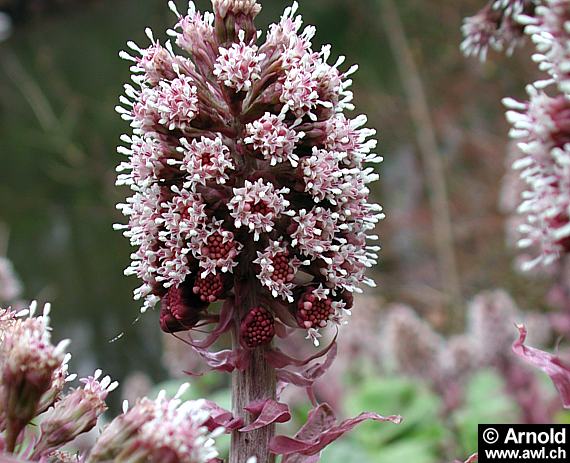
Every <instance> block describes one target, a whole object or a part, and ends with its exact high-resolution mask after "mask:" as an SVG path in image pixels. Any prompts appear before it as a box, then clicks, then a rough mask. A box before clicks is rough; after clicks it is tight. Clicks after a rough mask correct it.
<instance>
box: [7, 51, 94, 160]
mask: <svg viewBox="0 0 570 463" xmlns="http://www.w3.org/2000/svg"><path fill="white" fill-rule="evenodd" d="M0 65H1V68H2V70H3V71H4V72H5V73H6V75H7V76H8V78H9V79H10V80H11V81H12V83H13V84H14V86H15V87H16V88H18V90H20V92H21V93H22V95H23V96H24V98H25V99H26V100H27V101H28V104H29V105H30V107H31V109H32V111H33V112H34V115H35V116H36V118H37V120H38V122H39V124H40V126H41V128H42V130H43V131H44V132H46V133H47V134H50V135H55V136H56V137H57V139H59V140H61V154H62V156H64V158H65V160H66V161H67V162H68V163H69V165H70V166H76V165H78V164H80V163H82V162H83V161H84V160H85V159H86V157H87V156H86V154H85V153H84V151H83V150H82V149H81V148H80V147H78V146H77V145H76V144H75V143H74V142H73V141H72V140H71V138H70V137H69V135H68V134H67V131H66V130H65V129H64V127H63V126H62V123H61V121H60V119H59V118H58V117H57V115H56V113H55V111H54V110H53V108H52V106H51V104H50V102H49V100H48V98H47V97H46V95H45V94H44V92H43V91H42V89H41V88H40V86H39V85H38V84H37V82H36V81H34V79H33V78H32V76H31V75H30V74H29V73H28V72H27V71H26V69H25V68H24V67H23V66H22V64H21V63H20V61H19V60H18V58H17V57H16V56H15V55H14V54H13V53H11V52H8V51H4V52H3V53H0Z"/></svg>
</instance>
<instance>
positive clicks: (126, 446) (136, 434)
mask: <svg viewBox="0 0 570 463" xmlns="http://www.w3.org/2000/svg"><path fill="white" fill-rule="evenodd" d="M35 310H36V304H35V303H33V304H32V305H31V307H30V309H29V310H24V311H20V312H14V311H12V310H4V309H0V354H1V355H0V442H1V443H2V446H0V460H1V459H2V455H4V454H7V455H14V456H19V457H21V458H23V459H24V460H25V461H38V462H45V461H62V462H63V461H85V462H92V463H95V462H99V461H105V462H110V461H121V462H130V463H135V462H140V461H146V462H149V463H158V462H164V461H171V462H174V463H211V462H212V461H214V460H215V458H216V457H217V455H218V454H217V451H216V449H215V447H214V440H213V438H214V437H215V436H216V435H217V434H219V433H220V432H221V431H222V429H221V423H219V422H218V421H217V420H216V419H215V417H213V411H212V410H213V407H215V411H216V413H218V414H219V413H221V412H224V413H229V412H225V411H223V410H222V409H219V408H218V407H216V406H214V405H213V404H211V403H206V401H204V400H198V401H182V400H181V398H180V397H181V395H182V394H183V393H184V391H185V390H186V388H187V386H188V385H184V386H183V387H182V388H181V389H180V390H179V392H178V394H177V395H176V396H175V397H174V398H172V399H169V398H167V397H166V396H165V394H164V392H161V393H160V394H159V395H158V397H157V398H156V399H155V400H150V399H147V398H142V399H138V400H137V402H136V404H135V405H134V407H132V408H131V409H130V410H128V407H127V406H125V407H124V414H122V415H120V416H118V417H117V418H115V419H114V420H113V421H111V423H109V424H108V425H107V426H106V427H105V428H104V429H103V431H102V433H101V435H99V436H98V437H97V438H96V441H95V443H94V445H93V448H91V449H89V450H87V451H86V453H85V454H83V455H80V456H72V455H71V454H68V453H66V452H65V451H63V450H62V449H63V448H64V447H65V446H67V445H68V444H69V443H71V442H72V441H73V440H74V439H75V438H76V437H78V436H80V435H81V434H84V433H86V432H89V431H90V430H92V429H93V428H95V427H96V425H97V424H98V422H99V418H100V416H101V415H102V414H103V413H104V412H105V411H106V410H107V406H106V404H105V401H106V399H107V396H108V394H109V393H110V392H111V391H113V390H114V389H116V387H117V386H118V383H117V382H116V381H112V380H111V378H110V377H109V376H105V377H103V376H102V372H101V370H97V371H95V374H94V375H93V376H90V377H87V378H83V379H81V380H80V383H81V387H78V388H74V389H71V390H69V391H67V392H64V387H65V384H66V383H69V382H71V381H73V380H74V379H75V378H76V375H69V374H68V373H67V371H68V362H69V359H70V355H69V354H65V353H64V349H65V347H66V346H67V344H68V341H62V342H60V343H59V344H58V345H53V344H52V342H51V336H50V334H51V330H50V326H49V311H50V306H49V305H46V307H45V308H44V311H43V313H42V314H41V315H39V316H34V315H35ZM230 415H231V414H230ZM38 430H39V432H37V431H38Z"/></svg>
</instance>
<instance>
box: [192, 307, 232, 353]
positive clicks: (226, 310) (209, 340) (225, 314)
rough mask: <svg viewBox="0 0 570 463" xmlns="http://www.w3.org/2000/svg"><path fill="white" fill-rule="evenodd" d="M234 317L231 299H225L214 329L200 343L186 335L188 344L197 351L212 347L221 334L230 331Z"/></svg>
mask: <svg viewBox="0 0 570 463" xmlns="http://www.w3.org/2000/svg"><path fill="white" fill-rule="evenodd" d="M233 316H234V304H233V301H232V300H231V299H227V300H226V301H225V302H224V305H223V306H222V310H220V320H219V321H218V324H217V326H216V328H214V330H213V331H212V332H211V333H210V334H209V335H208V336H207V337H206V338H204V339H202V340H201V341H195V340H194V339H192V337H191V336H190V335H188V338H189V341H188V343H189V344H190V345H191V346H193V347H197V348H199V349H206V348H208V347H210V346H212V345H213V344H214V343H215V342H216V341H217V340H218V339H219V338H220V336H221V335H222V334H224V333H225V332H226V331H228V330H229V329H230V325H231V321H232V319H233Z"/></svg>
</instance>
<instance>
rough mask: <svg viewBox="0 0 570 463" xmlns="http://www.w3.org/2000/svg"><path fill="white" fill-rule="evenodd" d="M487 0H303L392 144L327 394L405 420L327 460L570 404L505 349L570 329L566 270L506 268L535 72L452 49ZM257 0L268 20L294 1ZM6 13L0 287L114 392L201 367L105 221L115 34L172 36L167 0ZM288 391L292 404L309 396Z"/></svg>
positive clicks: (448, 456) (121, 37)
mask: <svg viewBox="0 0 570 463" xmlns="http://www.w3.org/2000/svg"><path fill="white" fill-rule="evenodd" d="M177 3H178V4H179V5H182V3H183V2H182V1H180V2H177ZM483 3H484V2H483V1H482V0H463V1H461V2H457V1H455V0H437V1H435V0H431V1H425V0H398V1H397V2H392V1H387V0H350V1H348V0H311V1H306V0H301V1H300V4H301V8H300V9H301V12H302V14H303V17H304V20H305V23H306V24H314V25H317V26H318V29H317V36H316V44H315V45H318V47H317V46H316V47H315V48H320V45H321V44H325V43H331V44H332V45H333V54H342V55H347V56H348V61H349V62H350V63H353V62H354V63H358V64H359V66H360V71H359V72H358V73H357V74H356V75H355V76H354V86H353V91H354V93H355V104H356V107H357V113H364V114H367V115H368V117H369V126H371V127H374V128H376V129H377V130H378V132H379V139H380V145H379V152H380V153H381V154H382V155H383V156H384V158H385V161H384V163H383V164H382V165H381V167H380V171H381V172H380V173H381V181H380V182H378V186H377V187H376V189H375V191H374V192H373V195H374V197H375V200H376V201H378V202H380V203H381V204H383V205H384V207H385V209H386V213H387V220H385V221H384V222H383V223H381V224H380V226H379V228H378V233H379V234H380V236H381V240H382V246H383V252H382V260H381V263H380V265H378V266H377V267H376V268H375V269H374V273H375V275H374V277H375V279H376V280H377V281H378V282H379V286H378V288H377V289H376V290H374V291H369V292H368V293H367V295H366V296H365V297H362V298H361V299H359V300H357V304H356V307H355V310H354V320H353V324H352V327H350V326H349V327H348V328H347V330H346V331H345V333H343V336H342V337H343V339H341V352H340V354H339V360H338V361H337V365H336V366H335V367H334V371H332V372H330V373H329V376H328V378H326V379H325V380H323V381H322V383H326V387H324V386H323V387H321V388H320V390H319V395H320V396H321V397H322V398H325V399H327V400H329V401H332V402H333V404H334V406H335V407H336V408H337V409H339V410H341V413H346V414H349V413H355V412H358V411H360V410H361V409H371V410H375V411H380V412H382V413H385V414H388V413H399V414H402V415H403V416H404V417H405V418H406V421H405V423H404V424H403V425H401V426H399V427H387V426H384V427H382V426H380V425H370V426H369V425H365V426H363V427H361V428H360V430H359V431H358V432H356V433H354V434H353V435H351V437H348V438H345V439H344V440H342V442H340V443H338V444H335V445H334V446H333V447H331V449H330V450H328V451H327V457H326V458H325V461H327V462H335V461H344V462H360V461H367V462H384V461H386V462H387V461H408V459H409V461H412V458H413V461H415V462H416V463H418V462H438V461H451V460H452V459H453V458H454V457H462V456H466V455H467V454H469V453H470V452H471V451H474V450H475V448H476V437H477V427H476V424H477V423H478V422H479V423H480V422H507V421H525V422H541V420H542V421H544V420H549V419H550V420H554V419H555V420H559V421H560V420H568V417H566V416H564V415H563V414H562V413H561V412H560V410H559V409H560V406H559V403H558V401H557V399H556V397H555V395H554V391H553V388H552V387H551V386H550V385H549V384H548V383H547V382H546V383H544V381H543V379H544V378H542V377H541V376H540V375H538V374H536V375H535V374H534V373H533V372H530V371H528V370H526V368H524V367H523V366H522V365H520V364H519V363H517V362H516V361H515V360H514V359H512V358H510V356H509V349H510V348H509V345H510V343H511V342H512V339H514V336H515V331H516V330H514V328H512V326H513V325H512V323H513V322H514V321H522V320H523V319H524V320H527V324H529V325H531V324H532V326H534V327H536V328H535V329H534V332H535V333H539V334H540V336H539V338H540V339H538V338H537V339H536V342H538V343H542V344H543V345H545V346H548V347H552V345H553V344H554V341H555V339H556V336H557V335H561V334H562V335H564V334H565V331H564V330H565V329H567V327H566V325H564V322H565V320H566V319H563V320H562V322H560V323H554V322H553V320H555V321H560V320H559V319H560V317H561V312H560V311H561V308H560V307H559V306H560V305H562V306H564V303H563V302H560V297H557V295H558V296H559V295H560V288H559V287H558V286H557V282H558V281H560V280H561V279H563V278H562V277H561V275H563V273H564V271H565V269H564V268H562V266H560V268H558V267H557V268H556V269H553V270H552V271H551V272H549V273H548V274H547V275H542V276H537V275H528V274H521V273H520V272H519V271H518V270H517V265H516V264H517V257H516V256H517V254H516V251H515V250H514V249H513V247H512V246H510V238H512V236H511V235H512V234H511V233H510V230H512V227H509V226H510V224H511V225H512V223H513V221H516V218H513V217H511V213H512V210H513V208H514V205H516V185H514V184H513V182H512V181H511V180H512V179H511V180H510V179H509V176H508V175H507V177H506V178H504V177H505V175H506V174H507V170H508V169H507V165H508V159H509V154H508V153H509V146H508V139H507V131H508V126H507V123H506V121H505V119H504V111H503V108H502V105H501V102H500V100H501V98H502V97H504V96H507V95H508V96H512V97H515V98H516V97H519V98H523V97H524V86H525V84H526V83H528V82H530V81H533V80H535V78H536V77H537V76H538V72H537V70H536V69H535V66H534V64H533V63H532V62H531V60H530V59H529V56H530V49H529V47H527V49H521V50H519V51H517V52H516V53H515V55H514V56H513V57H512V58H506V57H504V56H498V55H492V57H491V59H490V60H489V61H488V62H487V63H484V64H481V63H479V62H478V61H476V60H473V59H465V58H464V57H463V56H462V55H461V53H460V51H459V44H460V42H461V33H460V27H461V23H462V19H463V18H464V17H465V16H468V15H472V14H474V13H475V12H476V11H477V10H479V9H480V8H481V7H482V6H483ZM196 4H197V6H198V7H199V8H201V9H206V8H209V2H208V1H206V0H199V1H197V2H196ZM262 4H263V12H262V13H261V15H260V17H259V18H258V25H259V26H260V28H261V27H265V26H266V25H267V24H269V23H270V22H273V21H275V20H276V19H277V18H278V16H279V15H280V14H281V12H282V10H283V9H284V7H285V6H287V5H288V4H290V2H289V1H288V0H287V1H283V0H271V1H265V2H262ZM394 4H396V6H395V7H394ZM182 8H183V6H182V7H181V9H182ZM0 12H1V13H0V256H3V258H2V257H0V258H2V259H3V260H0V264H1V265H0V299H1V298H2V294H3V295H4V296H3V297H4V301H3V302H4V303H9V302H14V301H17V300H31V299H38V300H40V301H51V302H52V303H53V306H54V310H53V325H54V327H55V336H56V338H58V339H59V338H65V337H69V338H71V339H72V340H73V342H72V346H71V349H70V350H71V352H73V355H74V357H73V363H74V365H73V367H74V369H75V370H76V371H78V372H79V373H80V374H84V375H85V374H89V373H90V372H92V371H93V369H94V368H96V366H98V367H101V368H103V369H104V370H105V371H106V372H108V373H109V374H110V375H112V376H113V377H114V378H116V379H118V380H119V381H121V382H122V384H123V388H122V391H121V392H120V393H119V394H115V396H116V397H115V398H114V400H115V405H116V404H118V403H119V399H120V398H121V394H122V396H124V397H129V398H132V397H136V396H137V395H138V394H139V393H140V394H144V393H147V392H148V391H149V390H151V389H153V388H155V387H157V385H159V384H164V383H165V382H166V383H167V384H168V385H169V387H172V388H174V387H175V383H176V382H177V381H181V379H180V378H183V376H184V375H183V373H182V372H183V370H188V369H199V365H198V363H196V360H195V359H193V358H192V357H191V356H190V355H189V353H188V352H186V350H185V349H184V346H183V345H180V344H179V343H175V342H173V340H171V339H166V338H164V337H163V336H162V335H161V333H160V331H159V329H158V323H157V318H158V317H157V314H156V313H148V314H146V315H144V316H142V317H140V318H139V316H138V304H137V303H136V302H134V301H133V300H132V290H133V289H134V287H135V286H137V281H136V280H135V279H134V278H127V277H124V276H123V274H122V270H123V268H125V267H126V266H127V265H128V263H129V254H130V252H131V249H130V248H129V244H128V241H127V240H126V239H125V238H123V237H122V236H121V234H120V233H119V232H115V231H113V229H112V225H113V223H117V222H121V221H123V218H122V217H121V215H120V213H119V212H118V211H117V210H116V209H115V204H116V203H118V202H121V201H122V200H123V199H124V197H125V196H126V191H124V190H121V189H120V188H117V187H115V186H114V181H115V171H114V169H115V166H116V165H117V164H118V163H119V155H117V153H116V151H115V147H116V145H117V144H118V140H119V136H120V134H121V133H123V132H125V131H128V127H127V124H126V123H125V122H123V121H122V120H121V119H120V118H119V117H118V115H117V114H116V113H115V112H114V109H113V108H114V106H115V104H116V103H117V101H118V97H119V95H120V94H121V93H122V85H123V83H125V82H127V80H128V79H129V70H128V63H126V62H124V61H122V60H120V59H119V57H118V51H119V50H120V49H122V48H124V46H125V43H126V41H127V40H131V39H132V40H134V41H135V42H137V43H139V44H141V45H145V44H146V41H147V39H146V38H145V37H144V28H145V27H147V26H150V27H151V28H152V29H153V31H154V32H155V36H157V37H159V38H161V39H164V38H165V34H164V33H163V32H162V31H165V30H166V29H167V28H168V27H170V26H172V24H173V16H172V14H171V13H170V11H169V10H168V8H167V7H166V1H165V0H145V1H141V0H112V1H111V0H0ZM355 115H356V114H355ZM10 262H11V264H10ZM2 272H3V273H2ZM2 275H3V276H2ZM16 276H17V277H16ZM15 278H16V279H15ZM2 285H4V287H3V288H2ZM497 288H502V291H494V290H495V289H497ZM566 307H567V304H566ZM493 317H495V318H493ZM529 331H530V329H529ZM531 333H532V331H531ZM120 335H122V336H120ZM482 346H486V348H485V349H483V348H482ZM505 346H506V347H505ZM483 350H484V351H485V352H483V353H482V351H483ZM487 351H488V352H487ZM501 352H503V354H501ZM355 353H358V355H357V356H355V355H354V354H355ZM343 355H344V358H345V360H344V361H343V360H342V359H343ZM347 357H348V358H350V360H351V361H347V360H346V358H347ZM355 358H356V359H357V361H354V359H355ZM432 366H433V368H432ZM422 367H423V368H422ZM418 377H419V378H420V379H421V381H417V379H414V378H418ZM226 381H227V379H226V378H220V377H218V375H216V374H214V375H213V376H212V375H210V376H206V377H204V378H201V379H197V380H195V381H194V383H195V387H194V388H193V392H192V393H193V394H196V395H205V396H208V398H217V397H220V398H222V401H224V400H225V401H226V402H227V400H228V398H227V389H226V388H225V385H226ZM450 384H451V385H452V387H451V386H449V385H450ZM288 394H289V395H290V396H291V397H290V400H293V401H294V402H295V400H297V402H296V403H298V404H299V405H298V410H297V411H298V416H299V417H301V416H302V415H303V413H305V412H306V405H305V402H306V400H305V399H304V398H303V397H302V396H300V397H297V395H298V394H297V395H296V394H295V392H288ZM537 397H538V398H539V399H540V400H537Z"/></svg>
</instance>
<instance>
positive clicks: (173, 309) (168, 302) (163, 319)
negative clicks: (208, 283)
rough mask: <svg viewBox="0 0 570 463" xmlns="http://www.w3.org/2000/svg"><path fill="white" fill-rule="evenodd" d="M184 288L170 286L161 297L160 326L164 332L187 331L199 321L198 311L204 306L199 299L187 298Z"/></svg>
mask: <svg viewBox="0 0 570 463" xmlns="http://www.w3.org/2000/svg"><path fill="white" fill-rule="evenodd" d="M185 293H186V291H185V289H184V288H183V287H182V286H180V287H172V288H170V289H169V290H168V293H166V296H164V297H163V298H162V301H161V306H160V328H161V329H162V331H164V332H166V333H176V332H178V331H187V330H189V329H190V328H192V327H193V326H194V325H196V323H198V322H199V321H200V318H201V315H200V312H201V311H202V310H203V309H204V308H205V307H206V306H205V305H204V304H203V303H200V302H201V301H198V303H197V304H196V303H195V302H196V301H194V300H192V299H195V298H189V297H187V295H186V294H185Z"/></svg>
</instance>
